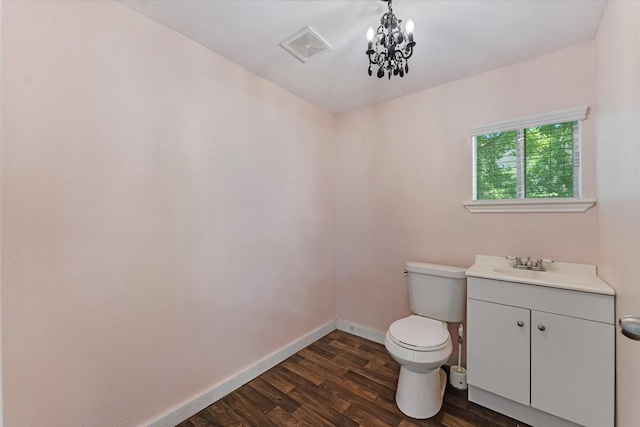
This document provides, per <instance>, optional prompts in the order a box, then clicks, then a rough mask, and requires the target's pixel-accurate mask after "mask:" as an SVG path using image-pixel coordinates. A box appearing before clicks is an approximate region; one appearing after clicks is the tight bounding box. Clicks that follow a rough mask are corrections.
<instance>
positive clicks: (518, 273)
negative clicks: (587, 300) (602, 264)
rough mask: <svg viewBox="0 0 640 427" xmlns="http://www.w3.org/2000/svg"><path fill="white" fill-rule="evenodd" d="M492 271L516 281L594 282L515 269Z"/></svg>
mask: <svg viewBox="0 0 640 427" xmlns="http://www.w3.org/2000/svg"><path fill="white" fill-rule="evenodd" d="M493 271H494V272H496V273H497V274H500V275H504V276H512V277H514V278H517V279H525V280H542V281H547V282H558V283H583V282H594V281H595V277H590V276H574V275H571V274H558V273H553V272H551V271H534V270H519V269H516V268H494V269H493Z"/></svg>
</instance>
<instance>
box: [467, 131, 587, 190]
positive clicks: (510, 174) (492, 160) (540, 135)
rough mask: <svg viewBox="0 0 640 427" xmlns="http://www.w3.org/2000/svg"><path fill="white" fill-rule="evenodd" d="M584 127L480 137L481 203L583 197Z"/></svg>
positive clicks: (478, 173)
mask: <svg viewBox="0 0 640 427" xmlns="http://www.w3.org/2000/svg"><path fill="white" fill-rule="evenodd" d="M579 123H580V122H578V121H573V122H564V123H554V124H550V125H544V126H535V127H529V128H524V129H516V130H511V131H506V132H496V133H491V134H485V135H478V136H476V137H475V146H476V150H475V152H476V156H475V157H476V188H475V190H476V197H475V199H476V200H479V199H530V198H544V197H579V192H580V188H579V185H575V186H574V182H575V184H579V171H580V164H579V163H580V162H579V159H580V153H579V135H580V126H579ZM574 177H575V178H576V179H575V180H574Z"/></svg>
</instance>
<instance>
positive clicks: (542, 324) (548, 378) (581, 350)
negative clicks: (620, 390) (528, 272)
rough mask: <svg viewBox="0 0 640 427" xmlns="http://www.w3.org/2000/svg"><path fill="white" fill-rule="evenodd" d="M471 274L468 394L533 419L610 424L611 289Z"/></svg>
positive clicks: (560, 423)
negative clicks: (589, 289)
mask: <svg viewBox="0 0 640 427" xmlns="http://www.w3.org/2000/svg"><path fill="white" fill-rule="evenodd" d="M470 271H471V269H470ZM472 273H473V272H472ZM467 275H469V277H468V281H467V298H468V299H467V375H468V377H467V381H468V384H469V400H470V401H473V402H476V403H478V404H480V405H482V406H485V407H488V408H490V409H493V410H496V411H498V412H502V413H504V414H506V415H508V416H511V417H513V418H516V419H519V420H521V421H523V422H526V423H528V424H532V425H534V426H551V425H553V426H575V425H580V426H587V427H591V426H593V427H613V426H614V407H615V405H614V402H615V400H614V396H615V394H614V391H615V382H614V381H615V324H614V295H613V290H611V292H610V293H607V294H604V293H596V292H585V291H578V290H573V289H563V288H558V287H550V286H540V285H532V284H526V283H516V282H509V281H504V280H495V279H488V278H482V277H473V276H471V275H470V274H469V272H467ZM602 283H604V282H602ZM605 286H606V284H605ZM609 289H610V288H609ZM605 290H606V289H605Z"/></svg>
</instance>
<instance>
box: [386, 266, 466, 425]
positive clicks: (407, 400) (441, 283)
mask: <svg viewBox="0 0 640 427" xmlns="http://www.w3.org/2000/svg"><path fill="white" fill-rule="evenodd" d="M465 271H466V269H465V268H460V267H449V266H445V265H437V264H427V263H422V262H408V263H407V266H406V275H407V276H408V277H409V303H410V308H411V311H412V312H413V313H414V314H412V315H411V316H408V317H405V318H403V319H399V320H396V321H395V322H393V323H392V324H391V326H390V327H389V330H388V331H387V334H386V336H385V338H384V345H385V347H386V348H387V350H388V351H389V353H390V354H391V357H393V359H394V360H395V361H396V362H398V363H399V364H400V376H399V378H398V387H397V389H396V404H397V405H398V408H399V409H400V411H402V412H403V413H404V414H405V415H408V416H410V417H412V418H417V419H424V418H431V417H433V416H434V415H436V414H437V413H438V411H440V408H441V407H442V399H443V397H444V390H445V387H446V384H447V374H446V373H445V372H444V371H443V370H442V369H441V368H440V367H441V366H442V365H443V364H444V363H445V362H446V361H447V360H448V359H449V356H451V352H452V349H453V346H452V344H451V336H450V334H449V330H448V329H447V322H462V321H463V320H464V314H465V303H466V297H467V279H466V276H465Z"/></svg>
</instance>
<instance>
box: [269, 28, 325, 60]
mask: <svg viewBox="0 0 640 427" xmlns="http://www.w3.org/2000/svg"><path fill="white" fill-rule="evenodd" d="M280 46H282V47H283V48H285V49H286V50H287V51H289V52H290V53H291V54H292V55H293V56H295V57H296V58H298V59H299V60H300V61H302V62H307V61H308V60H309V58H311V57H312V56H318V55H320V54H321V53H323V52H328V51H330V50H333V48H332V47H331V46H329V43H327V42H326V41H324V40H323V39H322V37H320V36H319V35H318V33H316V32H315V31H313V30H312V29H311V27H307V28H305V29H303V30H302V31H300V32H298V33H296V34H294V35H293V36H291V37H289V38H288V39H287V40H285V41H283V42H282V43H280Z"/></svg>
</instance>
